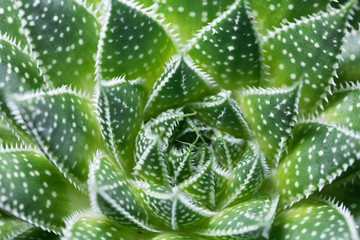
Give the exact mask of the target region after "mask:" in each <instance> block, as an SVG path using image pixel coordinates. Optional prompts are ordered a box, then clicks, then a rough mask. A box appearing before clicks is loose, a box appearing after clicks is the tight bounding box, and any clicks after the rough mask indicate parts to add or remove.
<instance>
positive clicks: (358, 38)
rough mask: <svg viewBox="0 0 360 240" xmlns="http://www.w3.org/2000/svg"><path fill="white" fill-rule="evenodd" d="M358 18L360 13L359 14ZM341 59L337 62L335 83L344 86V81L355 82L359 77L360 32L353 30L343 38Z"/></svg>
mask: <svg viewBox="0 0 360 240" xmlns="http://www.w3.org/2000/svg"><path fill="white" fill-rule="evenodd" d="M359 16H360V13H359ZM343 48H344V49H343V51H342V53H341V58H342V59H343V61H340V62H339V69H338V71H337V73H338V79H336V82H339V83H342V84H344V83H345V82H346V81H357V80H359V76H360V70H359V69H360V30H357V31H356V30H353V31H351V32H350V33H349V34H347V35H346V36H345V43H344V45H343Z"/></svg>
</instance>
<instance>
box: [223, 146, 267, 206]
mask: <svg viewBox="0 0 360 240" xmlns="http://www.w3.org/2000/svg"><path fill="white" fill-rule="evenodd" d="M264 165H265V157H264V155H263V154H262V153H261V152H260V151H259V149H256V148H254V147H252V148H249V149H248V150H247V151H246V152H245V153H244V155H243V157H242V159H241V160H240V161H239V163H238V164H237V165H236V166H235V168H234V169H233V171H232V173H231V175H230V178H229V180H228V185H227V187H226V189H225V191H224V196H225V197H224V198H223V201H222V203H221V206H222V207H226V206H229V205H234V204H236V203H239V201H241V200H243V199H245V198H246V197H249V196H251V195H252V194H254V193H255V192H256V191H257V190H258V189H259V188H260V186H261V184H262V182H263V180H264V179H265V177H266V176H267V175H268V173H267V172H266V171H267V170H268V169H267V166H264Z"/></svg>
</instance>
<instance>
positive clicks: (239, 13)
mask: <svg viewBox="0 0 360 240" xmlns="http://www.w3.org/2000/svg"><path fill="white" fill-rule="evenodd" d="M189 48H190V50H189V52H188V54H189V55H190V57H191V58H192V59H193V60H194V62H195V63H196V64H197V65H198V66H199V67H201V68H203V69H206V71H207V73H208V74H209V75H210V76H211V77H213V78H214V79H215V80H216V81H217V83H218V84H219V85H220V86H221V87H223V88H226V89H237V88H239V87H240V86H249V85H251V86H254V85H257V84H258V81H259V79H260V67H261V64H260V58H261V57H260V48H259V45H258V41H257V38H256V34H255V31H254V29H253V27H252V23H251V19H250V16H249V13H248V12H247V6H246V4H245V1H244V0H237V1H235V2H234V3H233V5H231V6H230V7H229V9H228V10H227V11H225V12H224V13H222V14H221V15H220V16H219V17H218V18H216V19H215V20H214V21H212V22H211V23H210V24H208V25H207V26H206V27H204V28H203V29H201V31H200V32H199V33H198V34H197V35H196V37H195V38H194V39H192V40H191V44H190V46H189Z"/></svg>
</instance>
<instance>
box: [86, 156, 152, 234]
mask: <svg viewBox="0 0 360 240" xmlns="http://www.w3.org/2000/svg"><path fill="white" fill-rule="evenodd" d="M89 191H90V199H91V205H92V209H93V210H94V211H96V212H99V211H101V212H102V213H103V214H104V215H106V216H107V217H109V218H110V219H112V220H115V221H117V222H118V223H120V224H122V225H125V226H128V227H131V228H136V229H142V230H147V231H155V230H154V229H153V228H152V226H151V224H150V222H149V216H148V214H147V212H146V211H145V209H144V208H143V206H142V205H143V203H142V201H140V197H139V194H138V193H137V190H136V188H135V187H134V186H133V185H132V183H131V182H129V181H128V180H127V177H126V176H125V175H124V174H122V171H121V169H120V168H119V166H118V165H117V164H116V163H114V161H113V160H111V158H109V156H107V155H104V154H102V153H98V154H96V156H95V158H94V161H93V162H92V164H91V165H90V177H89Z"/></svg>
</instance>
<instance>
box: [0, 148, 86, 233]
mask: <svg viewBox="0 0 360 240" xmlns="http://www.w3.org/2000/svg"><path fill="white" fill-rule="evenodd" d="M0 161H1V165H2V167H1V168H0V178H1V181H0V188H1V189H2V193H1V197H0V208H1V209H3V210H5V211H7V212H9V213H11V214H12V215H14V216H16V217H17V218H20V219H22V220H24V221H26V222H29V223H31V224H33V225H35V226H38V227H40V228H42V229H44V230H47V231H52V232H54V233H57V234H59V233H60V230H61V228H62V227H64V226H65V222H64V221H65V218H67V217H69V216H70V215H71V214H72V213H73V212H74V211H78V210H80V209H83V208H85V207H86V205H87V202H88V201H87V198H86V196H84V195H83V194H82V193H81V192H80V191H78V190H76V189H75V188H74V186H72V185H71V184H70V183H69V182H68V181H67V180H66V179H65V178H64V177H63V176H62V175H61V174H60V173H59V171H58V170H57V169H56V168H55V167H54V166H53V165H52V164H51V163H50V162H49V161H48V159H46V157H45V156H44V155H42V154H41V153H40V152H39V151H38V150H35V149H32V148H26V147H15V148H1V149H0Z"/></svg>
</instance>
